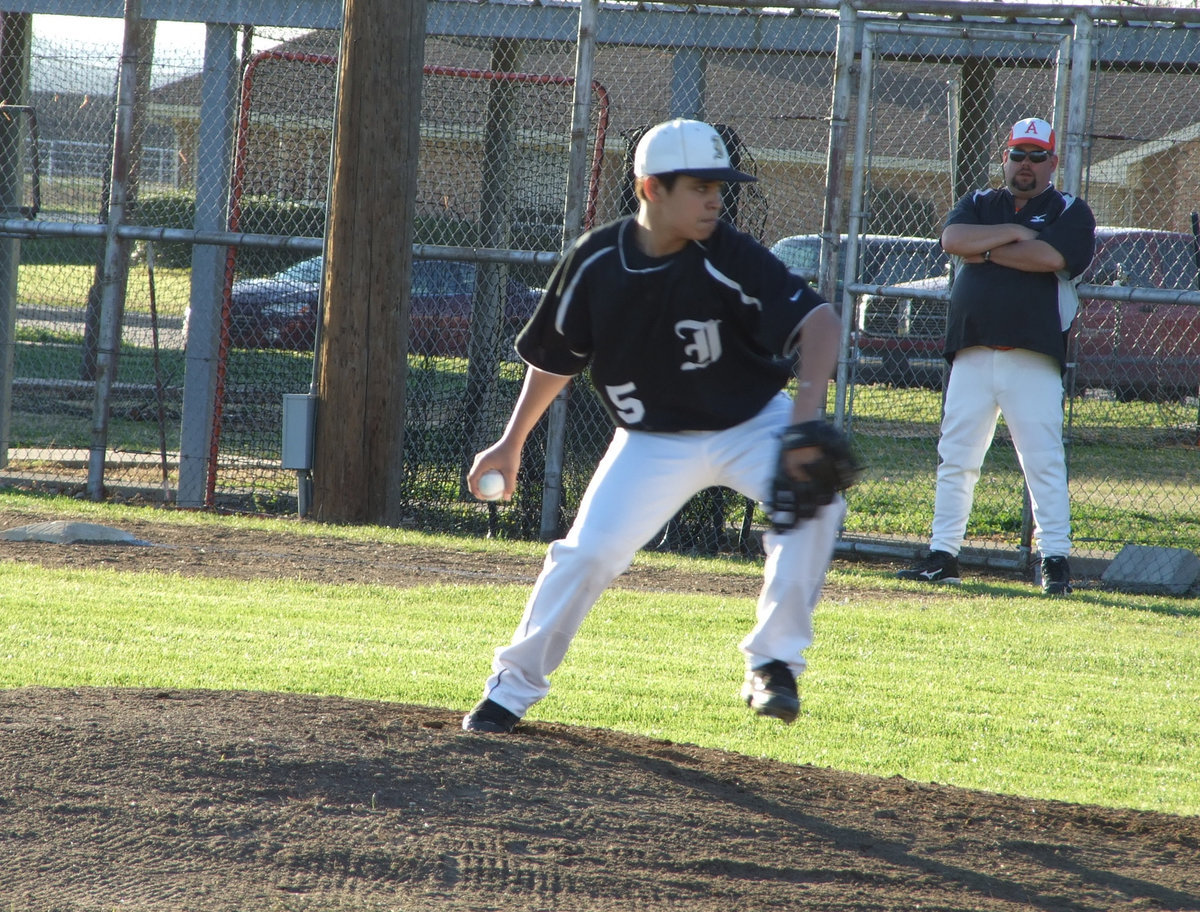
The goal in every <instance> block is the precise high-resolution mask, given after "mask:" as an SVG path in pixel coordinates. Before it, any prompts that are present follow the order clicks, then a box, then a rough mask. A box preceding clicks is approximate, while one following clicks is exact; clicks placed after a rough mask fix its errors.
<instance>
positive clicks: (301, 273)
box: [279, 256, 325, 284]
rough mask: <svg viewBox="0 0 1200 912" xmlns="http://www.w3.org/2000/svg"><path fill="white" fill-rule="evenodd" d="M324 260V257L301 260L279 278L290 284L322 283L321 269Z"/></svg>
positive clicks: (280, 274)
mask: <svg viewBox="0 0 1200 912" xmlns="http://www.w3.org/2000/svg"><path fill="white" fill-rule="evenodd" d="M324 259H325V258H324V257H319V256H315V257H312V258H311V259H307V260H301V261H300V262H299V263H296V264H295V265H294V266H289V267H288V268H287V269H285V270H284V271H283V272H281V273H279V278H280V279H283V280H285V281H289V282H305V283H307V284H316V283H318V282H320V281H321V267H322V264H323V262H324Z"/></svg>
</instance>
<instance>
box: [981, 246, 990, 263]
mask: <svg viewBox="0 0 1200 912" xmlns="http://www.w3.org/2000/svg"><path fill="white" fill-rule="evenodd" d="M983 261H984V262H985V263H990V262H991V261H992V251H991V250H990V249H989V250H985V251H984V252H983Z"/></svg>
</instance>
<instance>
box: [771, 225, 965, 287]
mask: <svg viewBox="0 0 1200 912" xmlns="http://www.w3.org/2000/svg"><path fill="white" fill-rule="evenodd" d="M845 243H846V238H845V236H843V237H842V244H843V247H844V245H845ZM771 252H772V253H773V254H775V256H777V257H778V258H779V259H780V260H782V261H783V264H784V265H785V266H787V267H788V268H789V269H792V270H793V271H795V272H798V273H800V275H802V276H804V277H805V278H809V279H811V278H814V277H815V276H816V274H817V266H818V263H819V260H820V255H821V238H820V237H819V236H818V235H815V234H800V235H794V236H793V237H786V238H783V239H782V240H780V241H779V242H777V243H776V244H775V246H774V247H772V248H771ZM858 254H859V257H860V261H861V262H862V269H861V272H860V281H862V282H865V283H868V284H871V285H898V284H900V283H902V282H908V281H911V280H913V279H918V278H923V277H925V276H929V275H937V274H938V273H941V272H943V271H944V270H945V267H946V263H947V262H948V257H947V256H946V254H945V252H944V251H943V250H942V245H941V244H940V243H938V241H937V240H936V239H934V238H918V237H900V236H892V235H879V234H867V235H863V236H862V238H861V239H860V242H859V245H858ZM840 268H841V267H839V270H840ZM839 278H840V272H839Z"/></svg>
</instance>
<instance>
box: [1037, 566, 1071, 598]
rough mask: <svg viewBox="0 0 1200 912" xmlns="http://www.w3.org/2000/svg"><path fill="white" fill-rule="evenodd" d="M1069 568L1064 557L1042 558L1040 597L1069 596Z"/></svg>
mask: <svg viewBox="0 0 1200 912" xmlns="http://www.w3.org/2000/svg"><path fill="white" fill-rule="evenodd" d="M1073 591H1074V590H1072V589H1071V567H1070V565H1069V564H1068V563H1067V559H1066V558H1065V557H1043V558H1042V595H1049V596H1059V595H1070V594H1071V593H1072V592H1073Z"/></svg>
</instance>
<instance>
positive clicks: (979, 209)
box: [945, 186, 1096, 367]
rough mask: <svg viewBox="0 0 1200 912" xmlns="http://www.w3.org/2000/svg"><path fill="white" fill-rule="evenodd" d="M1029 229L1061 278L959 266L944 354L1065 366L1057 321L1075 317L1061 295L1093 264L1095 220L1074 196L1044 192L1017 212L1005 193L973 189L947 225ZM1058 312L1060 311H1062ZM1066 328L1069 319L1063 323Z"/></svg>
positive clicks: (982, 265) (1062, 335)
mask: <svg viewBox="0 0 1200 912" xmlns="http://www.w3.org/2000/svg"><path fill="white" fill-rule="evenodd" d="M1013 222H1015V223H1017V224H1020V225H1026V226H1028V227H1029V228H1032V229H1033V230H1035V231H1037V232H1038V240H1040V241H1045V242H1046V243H1047V244H1049V245H1050V246H1051V247H1053V248H1054V249H1055V250H1057V251H1058V252H1059V253H1060V254H1062V257H1063V259H1064V260H1065V261H1066V264H1067V267H1066V270H1065V273H1066V275H1063V274H1062V273H1053V272H1024V271H1022V270H1020V269H1011V268H1009V267H1007V266H1001V265H1000V264H998V263H991V262H988V263H963V264H961V265H960V266H959V268H958V271H957V273H956V274H955V277H954V287H953V288H952V289H951V290H950V310H949V313H948V314H947V317H946V346H945V354H946V358H947V359H949V360H953V359H954V353H955V352H957V351H959V350H960V349H963V348H969V347H971V346H973V345H991V346H996V347H1003V348H1023V349H1026V350H1028V351H1035V352H1041V353H1042V354H1046V355H1049V356H1050V357H1052V358H1054V359H1056V360H1057V361H1058V362H1059V364H1060V365H1062V366H1064V367H1065V365H1066V356H1067V344H1066V332H1065V331H1064V326H1063V323H1062V322H1061V320H1062V314H1063V313H1068V314H1073V313H1074V310H1073V309H1072V308H1071V307H1070V306H1069V305H1068V304H1067V302H1065V301H1060V295H1065V296H1071V295H1074V293H1075V289H1074V285H1073V284H1072V283H1071V282H1070V281H1069V279H1074V278H1075V277H1077V276H1079V275H1080V274H1082V273H1083V271H1084V270H1085V269H1086V268H1087V265H1088V263H1090V262H1091V259H1092V252H1093V250H1094V248H1095V243H1096V218H1095V216H1094V215H1093V214H1092V210H1091V209H1090V208H1089V207H1088V204H1087V203H1085V202H1084V201H1083V200H1081V199H1079V198H1078V197H1074V196H1071V195H1070V194H1067V193H1060V192H1059V191H1058V190H1056V189H1055V188H1054V187H1053V186H1050V187H1047V188H1046V189H1045V190H1044V191H1042V192H1041V193H1040V194H1038V195H1037V196H1035V197H1034V198H1033V199H1031V200H1027V201H1026V203H1025V205H1023V206H1022V207H1021V209H1020V210H1019V211H1018V210H1017V208H1016V205H1015V201H1014V199H1013V195H1012V193H1010V192H1009V191H1008V190H1007V189H1006V188H1002V189H992V190H976V191H975V192H974V193H968V194H967V195H966V196H964V197H963V198H962V199H960V200H959V201H958V203H957V205H955V207H954V208H953V209H952V210H951V211H950V214H949V215H948V216H946V225H955V224H962V225H1000V224H1008V223H1013ZM1060 306H1061V307H1062V310H1060ZM1068 323H1069V319H1068Z"/></svg>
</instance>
